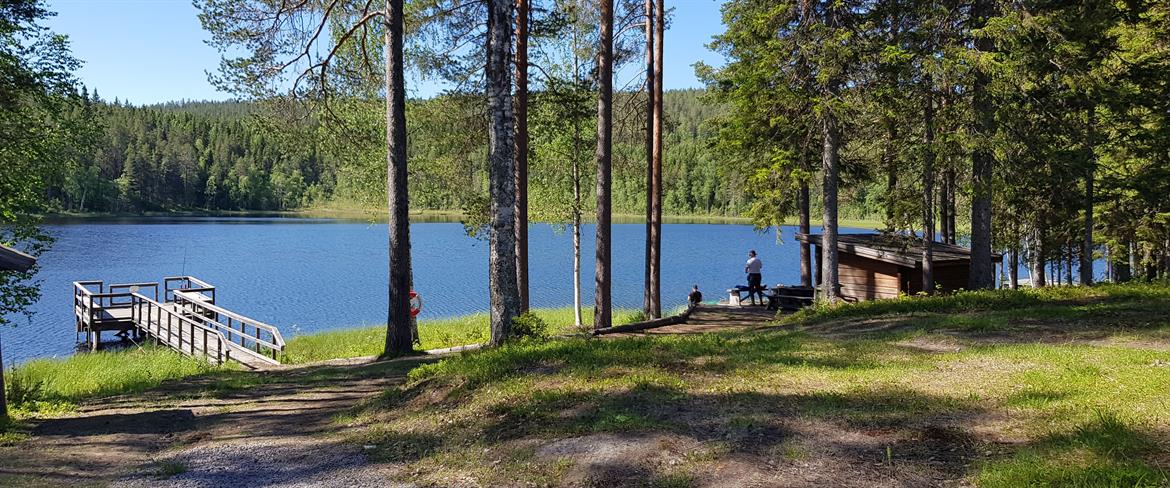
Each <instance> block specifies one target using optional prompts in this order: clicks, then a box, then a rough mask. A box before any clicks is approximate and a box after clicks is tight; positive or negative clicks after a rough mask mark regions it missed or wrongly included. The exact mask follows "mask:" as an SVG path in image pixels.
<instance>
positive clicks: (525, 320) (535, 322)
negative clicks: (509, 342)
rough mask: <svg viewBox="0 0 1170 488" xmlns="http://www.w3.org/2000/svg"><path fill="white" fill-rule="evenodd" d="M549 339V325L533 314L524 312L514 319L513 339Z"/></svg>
mask: <svg viewBox="0 0 1170 488" xmlns="http://www.w3.org/2000/svg"><path fill="white" fill-rule="evenodd" d="M547 337H548V324H546V323H545V322H544V319H541V318H540V316H538V315H536V314H535V313H532V312H524V313H522V314H520V315H518V316H516V317H514V318H513V319H512V338H513V339H521V340H523V339H544V338H547Z"/></svg>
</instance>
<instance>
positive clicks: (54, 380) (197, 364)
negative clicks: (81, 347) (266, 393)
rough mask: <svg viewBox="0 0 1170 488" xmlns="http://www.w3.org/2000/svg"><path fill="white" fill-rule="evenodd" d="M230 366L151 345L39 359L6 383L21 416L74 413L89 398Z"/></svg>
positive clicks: (9, 375) (7, 377)
mask: <svg viewBox="0 0 1170 488" xmlns="http://www.w3.org/2000/svg"><path fill="white" fill-rule="evenodd" d="M224 368H227V367H226V366H225V367H220V368H216V367H213V366H211V365H209V364H208V363H207V362H205V361H200V360H197V359H194V358H190V357H187V356H184V355H182V354H179V353H177V352H175V351H172V350H170V349H168V348H164V347H157V346H148V347H144V348H141V349H137V348H135V349H129V350H123V351H100V352H96V353H87V354H76V355H73V356H70V357H68V358H64V359H35V360H32V361H29V362H27V363H24V364H22V365H20V366H17V367H16V368H15V369H10V370H8V371H6V372H5V381H6V386H7V391H8V398H9V402H11V404H12V406H13V408H14V409H15V411H16V414H17V415H27V414H30V413H34V412H41V413H52V412H54V411H64V410H70V409H72V408H73V407H75V406H76V404H77V402H79V401H81V400H84V399H86V398H93V397H100V396H108V395H114V394H122V393H135V392H141V391H144V390H147V389H150V388H153V387H155V386H158V385H160V384H161V383H162V382H164V381H167V380H173V379H178V378H185V377H189V376H195V375H199V374H204V373H208V372H211V371H215V370H219V369H224Z"/></svg>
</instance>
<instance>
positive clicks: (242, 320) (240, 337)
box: [172, 290, 285, 364]
mask: <svg viewBox="0 0 1170 488" xmlns="http://www.w3.org/2000/svg"><path fill="white" fill-rule="evenodd" d="M172 293H173V295H174V303H175V305H176V306H177V308H178V309H180V310H183V311H185V312H186V315H187V316H188V317H192V318H194V319H195V320H201V321H203V322H204V323H205V324H206V325H208V326H209V327H215V328H217V329H218V330H219V331H220V332H222V333H223V334H224V336H225V337H227V339H228V343H229V344H231V345H232V346H233V349H237V350H242V351H246V352H249V353H253V355H254V356H256V357H258V358H261V359H262V360H264V361H265V362H268V363H271V364H280V357H281V354H283V353H284V346H285V342H284V337H283V336H281V334H280V329H277V328H276V327H273V326H271V325H268V324H265V323H264V322H261V321H259V320H255V319H251V318H248V317H245V316H243V315H240V314H238V313H235V312H232V311H231V310H227V309H225V308H223V307H220V306H218V305H215V304H214V303H209V302H208V301H206V300H204V299H202V298H201V297H202V295H200V294H199V293H198V292H195V291H188V290H174V291H173V292H172Z"/></svg>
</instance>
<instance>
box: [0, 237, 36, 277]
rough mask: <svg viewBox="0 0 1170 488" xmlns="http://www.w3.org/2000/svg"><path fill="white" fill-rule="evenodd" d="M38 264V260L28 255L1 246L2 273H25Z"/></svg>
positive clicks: (0, 268) (0, 266) (0, 261)
mask: <svg viewBox="0 0 1170 488" xmlns="http://www.w3.org/2000/svg"><path fill="white" fill-rule="evenodd" d="M34 264H37V259H36V258H34V257H32V256H29V255H28V254H25V253H22V252H20V251H17V250H16V249H12V248H10V247H7V246H4V245H3V244H0V271H18V272H21V273H23V272H25V271H28V270H29V268H31V267H33V265H34Z"/></svg>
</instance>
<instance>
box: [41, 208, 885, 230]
mask: <svg viewBox="0 0 1170 488" xmlns="http://www.w3.org/2000/svg"><path fill="white" fill-rule="evenodd" d="M41 217H42V218H44V219H45V220H46V222H47V223H78V222H100V221H119V220H133V219H166V218H217V217H218V218H233V217H234V218H278V219H279V218H285V219H331V220H341V221H362V222H385V221H386V219H385V218H384V213H383V212H381V211H378V210H372V209H361V208H345V207H341V208H331V207H315V208H305V209H298V210H201V209H191V210H173V211H144V212H85V213H76V212H53V213H46V214H42V215H41ZM463 217H464V215H463V213H462V212H460V211H457V210H415V211H411V212H410V221H411V222H412V223H459V222H462V220H463ZM590 217H591V216H590V215H585V216H584V219H583V223H587V224H588V223H593V219H591V218H590ZM645 221H646V219H645V216H644V215H641V214H632V213H615V214H613V223H615V224H642V223H645ZM662 221H663V223H664V224H711V225H752V221H751V219H749V218H747V217H737V216H728V215H707V214H690V215H663V216H662ZM530 223H533V224H564V222H556V221H552V220H542V219H533V220H531V221H530ZM798 224H799V221H798V220H797V219H796V218H791V219H785V220H784V223H783V224H782V225H784V226H796V225H798ZM810 225H811V226H812V227H813V229H814V231H815V229H817V228H819V227H820V226H821V221H819V220H815V219H814V220H812V221H811V223H810ZM838 225H839V226H840V227H852V228H864V229H877V228H881V227H882V226H883V225H884V224H883V223H882V222H881V221H880V220H875V219H867V218H863V219H854V218H842V219H839V220H838Z"/></svg>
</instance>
